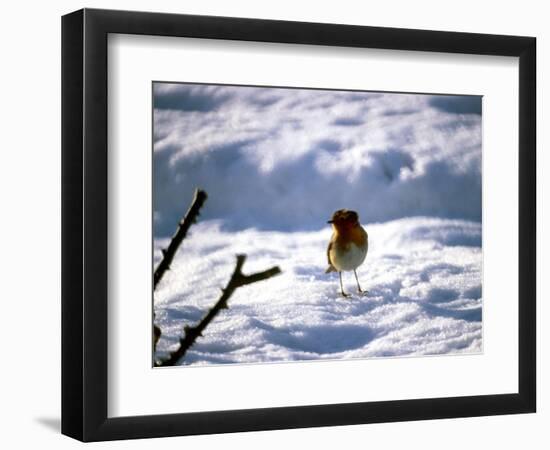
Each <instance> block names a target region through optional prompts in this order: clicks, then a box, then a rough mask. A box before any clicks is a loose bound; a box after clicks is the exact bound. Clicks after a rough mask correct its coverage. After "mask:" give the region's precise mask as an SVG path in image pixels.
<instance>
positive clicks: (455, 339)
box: [62, 9, 536, 441]
mask: <svg viewBox="0 0 550 450" xmlns="http://www.w3.org/2000/svg"><path fill="white" fill-rule="evenodd" d="M535 42H536V41H535V38H531V37H518V36H496V35H486V34H470V33H457V32H438V31H422V30H406V29H391V28H376V27H362V26H349V25H335V24H317V23H298V22H284V21H269V20H256V19H242V18H225V17H206V16H187V15H171V14H157V13H142V12H128V11H125V12H122V11H107V10H89V9H84V10H81V11H77V12H74V13H72V14H68V15H66V16H64V17H63V21H62V123H63V130H62V155H63V156H62V176H63V193H62V204H63V213H62V227H63V229H62V260H63V264H62V271H63V273H62V285H63V298H62V327H63V328H62V378H63V379H62V432H63V433H64V434H66V435H68V436H71V437H74V438H77V439H80V440H83V441H98V440H112V439H129V438H144V437H160V436H176V435H190V434H208V433H224V432H235V431H249V430H250V431H252V430H271V429H282V428H299V427H314V426H329V425H345V424H360V423H374V422H394V421H404V420H424V419H437V418H453V417H467V416H481V415H496V414H512V413H528V412H535V403H536V402H535V398H536V379H535V372H536V370H535V369H536V360H535V354H536V343H535V334H536V327H535V324H536V321H535V317H536V316H535V304H536V298H535V297H536V294H535V293H536V290H535V262H536V251H535V248H536V242H535V235H536V233H535V232H536V224H535V218H536V209H535V204H536V196H535V185H536V182H535V169H536V158H535V135H536V133H535V131H536V114H535V111H536V108H535V88H536V83H535V54H536V44H535Z"/></svg>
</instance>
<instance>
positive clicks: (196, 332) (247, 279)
mask: <svg viewBox="0 0 550 450" xmlns="http://www.w3.org/2000/svg"><path fill="white" fill-rule="evenodd" d="M245 261H246V255H237V264H236V265H235V270H234V271H233V275H231V279H230V280H229V283H227V286H226V287H225V288H224V289H222V295H221V297H220V298H219V300H218V301H217V302H216V304H215V305H214V306H213V307H212V308H211V309H210V310H209V311H208V313H207V314H206V316H204V317H203V318H202V320H201V321H200V323H199V324H198V325H197V326H195V327H190V326H187V325H186V326H185V327H184V331H185V335H184V336H183V337H182V338H181V339H180V346H179V348H178V349H177V350H175V351H174V352H172V353H171V354H170V357H169V358H168V359H167V360H166V361H160V362H157V363H156V364H155V365H156V366H159V367H160V366H174V365H176V363H177V362H178V361H179V360H180V359H181V358H182V357H183V356H184V355H185V353H186V352H187V350H189V348H190V347H191V346H192V345H193V344H194V343H195V341H196V340H197V338H198V337H199V336H202V332H203V331H204V329H205V328H206V327H207V326H208V324H209V323H210V322H211V321H212V319H214V317H216V315H217V314H218V313H219V312H220V311H221V310H222V309H226V308H227V307H228V306H227V300H229V297H231V295H232V294H233V292H234V291H235V289H237V288H239V287H241V286H245V285H247V284H251V283H256V282H257V281H262V280H267V279H268V278H271V277H273V276H275V275H277V274H279V273H281V269H279V267H278V266H274V267H272V268H271V269H268V270H264V271H263V272H257V273H253V274H252V275H243V273H242V272H241V269H242V267H243V264H244V262H245Z"/></svg>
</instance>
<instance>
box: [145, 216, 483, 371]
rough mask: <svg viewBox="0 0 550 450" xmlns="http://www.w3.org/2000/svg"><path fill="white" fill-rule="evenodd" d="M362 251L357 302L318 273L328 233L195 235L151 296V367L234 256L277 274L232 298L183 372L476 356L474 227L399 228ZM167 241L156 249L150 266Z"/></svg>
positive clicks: (211, 297) (351, 286)
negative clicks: (215, 366)
mask: <svg viewBox="0 0 550 450" xmlns="http://www.w3.org/2000/svg"><path fill="white" fill-rule="evenodd" d="M367 231H368V232H369V235H370V236H371V238H370V248H369V253H368V255H367V260H366V262H365V263H364V264H363V265H362V266H361V267H360V268H359V270H358V275H359V279H360V282H361V284H362V287H363V288H364V289H367V290H368V291H369V293H368V295H365V296H364V295H359V294H357V293H356V289H355V280H354V278H353V274H352V273H351V272H347V273H344V280H345V281H344V283H345V288H346V290H347V291H348V292H349V293H352V294H353V295H352V297H351V298H349V299H346V298H343V297H341V296H340V295H339V284H338V275H337V274H334V273H333V274H325V273H324V270H325V268H326V244H327V242H328V239H329V238H330V233H331V231H330V228H328V226H327V227H325V228H324V229H322V230H319V231H311V232H309V231H303V232H294V233H288V232H278V231H261V230H256V229H247V230H243V231H240V232H238V233H234V232H230V231H224V230H223V228H222V227H221V224H220V223H219V222H217V221H207V222H203V223H200V224H198V225H196V226H195V227H194V228H193V232H192V234H191V235H190V237H189V238H188V239H186V240H185V241H184V244H183V245H182V248H181V251H180V252H179V253H178V256H177V257H176V259H175V261H174V263H173V267H172V270H171V271H170V272H168V273H167V275H166V276H165V279H164V280H163V281H162V282H161V283H160V284H159V287H158V288H157V291H156V292H155V298H156V311H157V321H156V322H157V324H158V325H159V326H160V327H161V329H162V330H163V337H162V339H161V340H160V341H159V344H158V349H157V350H158V351H157V353H158V354H157V357H160V358H162V357H164V356H166V355H167V351H169V350H174V349H175V348H176V347H177V342H178V339H179V337H180V336H181V334H182V327H183V325H184V324H194V323H197V322H198V321H199V320H200V319H201V317H203V316H204V315H205V313H206V312H207V311H208V309H209V308H210V307H212V305H213V304H214V303H215V301H216V300H217V299H218V298H219V295H220V288H222V287H224V286H225V284H226V283H227V281H228V280H229V278H230V276H231V273H232V271H233V268H234V265H235V255H236V254H237V253H246V254H247V255H248V259H247V261H246V263H245V266H244V269H243V272H244V273H252V272H256V271H261V270H265V269H267V268H269V267H271V266H273V265H279V267H280V268H281V270H282V274H281V275H279V276H276V277H274V278H271V279H268V280H265V281H262V282H258V283H255V284H252V285H248V286H245V287H242V288H239V289H238V290H237V291H236V292H235V294H234V295H233V297H231V299H230V300H229V306H230V307H229V309H227V310H223V311H222V312H221V313H220V314H219V315H218V317H217V318H216V319H215V320H214V321H213V322H212V324H211V325H210V326H209V327H208V328H207V330H206V332H205V333H204V337H202V338H200V339H199V340H198V341H197V343H196V344H195V345H194V346H193V347H192V348H191V350H190V351H189V353H188V354H187V355H186V357H185V358H184V360H183V361H182V363H184V364H209V363H210V364H211V363H254V362H268V361H293V360H307V359H341V358H366V357H379V356H402V355H409V356H410V355H433V354H442V353H462V352H480V351H481V341H482V327H481V310H482V309H481V308H482V299H481V249H480V247H479V243H480V241H481V227H480V224H478V223H474V222H467V221H460V220H449V219H434V218H425V217H420V218H408V219H400V220H396V221H392V222H388V223H384V224H369V225H368V226H367ZM167 244H168V239H157V240H155V261H158V260H160V249H161V248H163V247H164V246H166V245H167Z"/></svg>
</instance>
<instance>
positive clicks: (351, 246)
mask: <svg viewBox="0 0 550 450" xmlns="http://www.w3.org/2000/svg"><path fill="white" fill-rule="evenodd" d="M328 223H330V224H331V225H332V229H333V230H334V232H333V234H332V237H331V239H330V242H329V244H328V248H327V257H328V264H329V266H328V269H327V270H326V271H325V273H329V272H338V275H340V290H341V293H342V295H343V296H344V297H350V295H349V294H346V293H345V292H344V286H343V285H342V271H350V270H353V273H354V274H355V280H356V281H357V289H358V291H359V293H363V291H362V290H361V286H360V285H359V279H358V278H357V272H356V269H357V268H358V267H359V266H360V265H361V264H363V261H365V258H366V256H367V250H368V248H369V236H368V235H367V232H366V231H365V229H364V228H363V227H362V226H361V224H360V223H359V215H358V214H357V213H356V212H355V211H350V210H347V209H339V210H338V211H336V212H335V213H334V214H333V215H332V219H330V220H329V221H328Z"/></svg>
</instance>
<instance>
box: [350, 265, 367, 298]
mask: <svg viewBox="0 0 550 450" xmlns="http://www.w3.org/2000/svg"><path fill="white" fill-rule="evenodd" d="M353 273H354V274H355V281H357V291H358V292H359V293H360V294H363V293H367V291H363V290H362V289H361V286H360V285H359V278H357V271H355V270H353Z"/></svg>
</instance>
